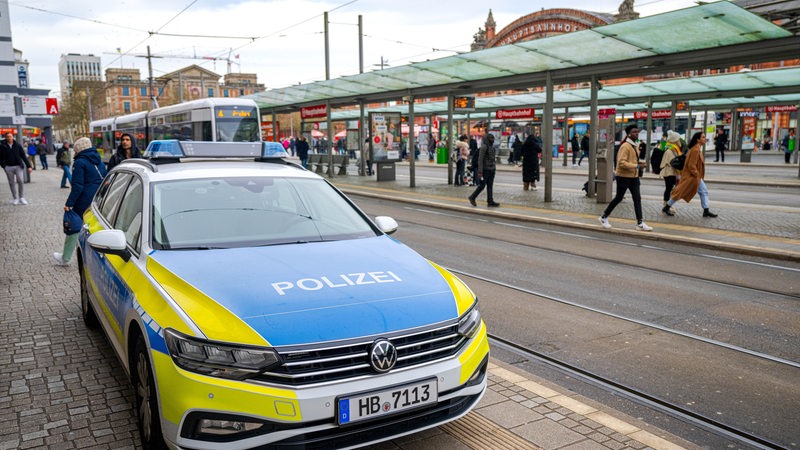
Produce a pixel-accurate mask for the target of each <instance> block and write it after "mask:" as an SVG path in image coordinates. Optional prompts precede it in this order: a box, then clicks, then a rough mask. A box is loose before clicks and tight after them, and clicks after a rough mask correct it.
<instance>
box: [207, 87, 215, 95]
mask: <svg viewBox="0 0 800 450" xmlns="http://www.w3.org/2000/svg"><path fill="white" fill-rule="evenodd" d="M208 96H209V97H213V96H214V88H208Z"/></svg>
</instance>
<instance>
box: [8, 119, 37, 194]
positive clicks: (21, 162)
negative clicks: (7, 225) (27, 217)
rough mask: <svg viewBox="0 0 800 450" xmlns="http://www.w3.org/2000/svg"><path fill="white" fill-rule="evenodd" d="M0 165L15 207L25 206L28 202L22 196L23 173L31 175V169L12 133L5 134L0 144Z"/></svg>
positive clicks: (23, 151)
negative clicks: (4, 173)
mask: <svg viewBox="0 0 800 450" xmlns="http://www.w3.org/2000/svg"><path fill="white" fill-rule="evenodd" d="M0 165H2V166H3V169H4V170H5V172H6V177H8V185H9V187H11V195H12V196H13V197H14V201H13V203H14V204H15V205H27V204H28V201H27V200H25V197H24V196H23V192H22V190H23V185H24V183H25V173H24V171H25V170H27V171H28V173H31V171H32V170H33V168H32V167H31V163H30V161H29V160H28V158H27V157H26V156H25V150H24V149H23V148H22V146H21V145H19V142H17V141H15V140H14V134H13V133H6V138H5V140H3V141H2V142H0Z"/></svg>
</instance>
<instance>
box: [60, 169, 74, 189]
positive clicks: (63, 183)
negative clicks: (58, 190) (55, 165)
mask: <svg viewBox="0 0 800 450" xmlns="http://www.w3.org/2000/svg"><path fill="white" fill-rule="evenodd" d="M61 169H62V170H64V174H63V175H61V187H67V181H69V185H70V186H72V172H70V170H69V166H68V165H66V164H64V165H63V166H61Z"/></svg>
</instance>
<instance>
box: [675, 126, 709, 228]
mask: <svg viewBox="0 0 800 450" xmlns="http://www.w3.org/2000/svg"><path fill="white" fill-rule="evenodd" d="M705 143H706V135H705V134H704V133H703V132H701V131H698V132H697V133H695V134H694V135H692V139H691V140H690V141H689V150H687V151H686V162H684V165H683V170H681V179H680V181H678V185H677V186H675V189H673V190H672V194H671V195H670V198H669V201H668V202H667V204H666V205H665V206H664V208H663V209H662V211H663V212H664V214H666V215H668V216H672V215H674V214H670V213H669V212H668V211H669V208H670V207H671V206H672V205H674V204H675V203H676V202H677V201H678V200H681V199H683V200H684V201H686V203H689V202H690V201H691V200H692V198H694V196H695V195H697V194H700V206H702V207H703V217H717V215H716V214H714V213H713V212H711V210H709V209H708V188H706V183H705V181H703V179H704V178H705V176H706V164H705V158H704V157H703V145H704V144H705Z"/></svg>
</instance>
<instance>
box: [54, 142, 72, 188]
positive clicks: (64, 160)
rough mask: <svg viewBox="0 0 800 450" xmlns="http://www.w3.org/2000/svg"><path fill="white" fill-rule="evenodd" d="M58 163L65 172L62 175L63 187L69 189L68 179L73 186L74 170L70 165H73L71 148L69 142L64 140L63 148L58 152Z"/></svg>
mask: <svg viewBox="0 0 800 450" xmlns="http://www.w3.org/2000/svg"><path fill="white" fill-rule="evenodd" d="M56 164H58V167H60V168H61V170H62V171H63V174H62V175H61V189H67V181H69V184H70V186H72V172H71V171H70V168H69V166H71V165H72V154H71V153H70V149H69V142H67V141H64V144H63V145H61V148H59V149H58V152H56Z"/></svg>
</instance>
